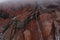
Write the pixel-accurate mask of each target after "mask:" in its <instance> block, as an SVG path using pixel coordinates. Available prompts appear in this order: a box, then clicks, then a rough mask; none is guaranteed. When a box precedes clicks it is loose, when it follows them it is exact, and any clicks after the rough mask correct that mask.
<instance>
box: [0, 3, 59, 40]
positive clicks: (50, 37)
mask: <svg viewBox="0 0 60 40" xmlns="http://www.w3.org/2000/svg"><path fill="white" fill-rule="evenodd" d="M59 13H60V9H59V8H58V7H55V8H52V7H51V8H50V7H47V8H46V9H44V10H42V9H41V8H40V6H37V5H35V6H33V5H30V4H29V5H28V4H27V5H25V6H23V7H17V8H14V7H12V8H1V9H0V40H60V14H59Z"/></svg>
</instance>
